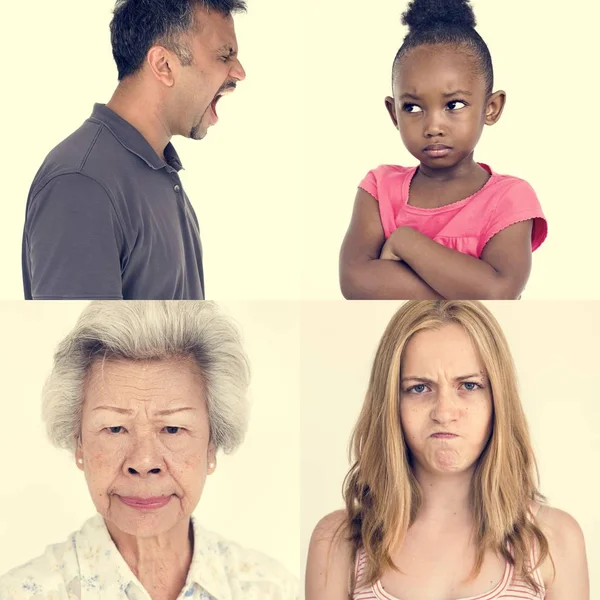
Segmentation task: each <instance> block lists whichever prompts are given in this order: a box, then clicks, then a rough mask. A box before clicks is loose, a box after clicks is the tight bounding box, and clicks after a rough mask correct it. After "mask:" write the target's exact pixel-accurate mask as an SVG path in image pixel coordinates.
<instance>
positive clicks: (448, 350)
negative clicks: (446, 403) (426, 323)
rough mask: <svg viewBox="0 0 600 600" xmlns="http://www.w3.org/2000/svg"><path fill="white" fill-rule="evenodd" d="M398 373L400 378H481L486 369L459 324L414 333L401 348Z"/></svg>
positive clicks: (477, 350) (476, 350) (469, 337)
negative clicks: (400, 374) (479, 376)
mask: <svg viewBox="0 0 600 600" xmlns="http://www.w3.org/2000/svg"><path fill="white" fill-rule="evenodd" d="M401 372H402V376H403V377H408V376H416V377H431V378H434V377H435V376H436V375H437V374H439V373H445V374H447V375H449V376H451V377H463V376H466V375H474V374H479V375H481V376H485V373H486V369H485V365H484V363H483V359H482V358H481V354H480V352H479V349H478V348H477V346H476V344H475V343H474V341H473V339H472V338H471V336H470V335H469V334H468V333H467V331H466V330H465V329H464V327H462V325H459V324H457V323H451V324H447V325H442V326H441V327H439V328H436V329H425V330H422V331H418V332H417V333H415V334H414V335H413V336H412V337H411V338H410V340H409V341H408V343H407V344H406V346H405V348H404V352H403V356H402V364H401Z"/></svg>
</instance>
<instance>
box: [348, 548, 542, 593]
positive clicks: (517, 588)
mask: <svg viewBox="0 0 600 600" xmlns="http://www.w3.org/2000/svg"><path fill="white" fill-rule="evenodd" d="M531 560H532V561H533V562H532V563H531V564H535V553H534V552H532V555H531ZM365 565H366V556H365V553H364V551H363V550H362V548H361V549H359V551H358V552H357V554H356V581H358V582H359V585H358V586H357V589H356V591H355V592H354V595H353V596H352V599H353V600H401V599H400V598H396V597H395V596H392V595H391V594H389V593H388V592H386V591H385V590H384V589H383V586H382V585H381V581H376V582H375V583H374V584H372V585H369V586H362V587H361V586H360V580H361V578H362V576H363V573H364V570H365ZM533 578H534V579H535V581H536V583H538V585H540V586H541V588H542V591H541V592H540V593H538V594H536V593H535V592H534V591H533V589H532V588H531V587H530V586H529V585H527V582H526V581H524V580H523V579H521V578H520V577H516V576H515V574H514V567H513V566H512V565H510V564H509V563H506V568H505V569H504V575H503V576H502V579H501V580H500V582H499V583H498V585H496V586H495V587H494V588H493V589H491V590H490V591H489V592H486V593H485V594H481V595H479V596H469V597H468V598H460V599H457V600H543V599H544V598H545V597H546V592H545V589H544V583H543V581H542V577H541V575H540V572H539V569H536V570H535V571H534V572H533Z"/></svg>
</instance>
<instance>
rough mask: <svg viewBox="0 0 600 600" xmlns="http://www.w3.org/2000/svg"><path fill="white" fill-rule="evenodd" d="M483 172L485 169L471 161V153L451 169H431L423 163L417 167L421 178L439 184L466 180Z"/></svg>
mask: <svg viewBox="0 0 600 600" xmlns="http://www.w3.org/2000/svg"><path fill="white" fill-rule="evenodd" d="M484 172H485V169H483V167H480V166H479V165H478V164H477V163H476V162H475V160H474V159H473V152H471V154H469V155H468V156H465V158H463V160H461V161H460V162H459V163H457V164H455V165H454V166H452V167H445V168H443V169H432V168H431V167H428V166H427V165H424V164H423V163H421V164H420V165H419V173H420V174H421V175H422V176H423V177H427V178H428V179H432V180H434V181H439V182H447V181H453V180H456V179H468V178H469V177H474V176H478V175H481V174H482V173H484Z"/></svg>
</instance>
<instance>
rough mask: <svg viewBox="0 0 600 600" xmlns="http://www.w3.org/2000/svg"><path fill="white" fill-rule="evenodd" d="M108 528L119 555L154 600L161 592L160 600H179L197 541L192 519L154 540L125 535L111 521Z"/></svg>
mask: <svg viewBox="0 0 600 600" xmlns="http://www.w3.org/2000/svg"><path fill="white" fill-rule="evenodd" d="M106 526H107V529H108V531H109V533H110V535H111V537H112V539H113V541H114V543H115V545H116V546H117V549H118V550H119V553H120V554H121V556H122V557H123V559H124V560H125V562H126V563H127V565H128V566H129V568H130V569H131V571H132V572H133V573H134V575H135V576H136V577H137V578H138V580H139V581H140V583H141V584H142V585H143V586H144V588H145V589H146V591H148V592H149V593H150V595H151V597H153V596H152V593H153V592H158V595H159V596H160V597H165V598H177V596H178V595H179V593H180V592H181V590H182V588H183V587H184V585H185V581H186V578H187V574H188V571H189V568H190V565H191V563H192V556H193V543H194V542H193V533H192V528H191V523H190V521H189V519H188V520H183V521H182V522H181V523H178V524H177V525H176V526H175V527H174V528H173V529H171V530H170V531H168V532H166V533H163V534H160V535H157V536H153V537H138V536H135V535H130V534H127V533H124V532H122V531H120V530H119V529H117V528H116V527H115V526H114V525H113V524H112V523H110V522H108V521H106Z"/></svg>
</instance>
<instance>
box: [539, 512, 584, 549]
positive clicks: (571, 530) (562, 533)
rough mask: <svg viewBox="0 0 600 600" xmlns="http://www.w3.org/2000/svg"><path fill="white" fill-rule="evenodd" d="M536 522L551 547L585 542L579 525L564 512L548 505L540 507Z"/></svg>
mask: <svg viewBox="0 0 600 600" xmlns="http://www.w3.org/2000/svg"><path fill="white" fill-rule="evenodd" d="M536 520H537V522H538V524H539V526H540V527H541V529H542V532H543V533H544V534H545V535H546V536H547V538H548V543H549V544H551V545H552V544H554V545H556V544H564V543H567V544H572V543H579V542H583V532H582V531H581V527H580V526H579V523H578V522H577V521H576V520H575V518H574V517H572V516H571V515H570V514H569V513H568V512H565V511H564V510H560V509H559V508H553V507H552V506H546V505H543V506H539V510H538V511H537V515H536Z"/></svg>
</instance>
